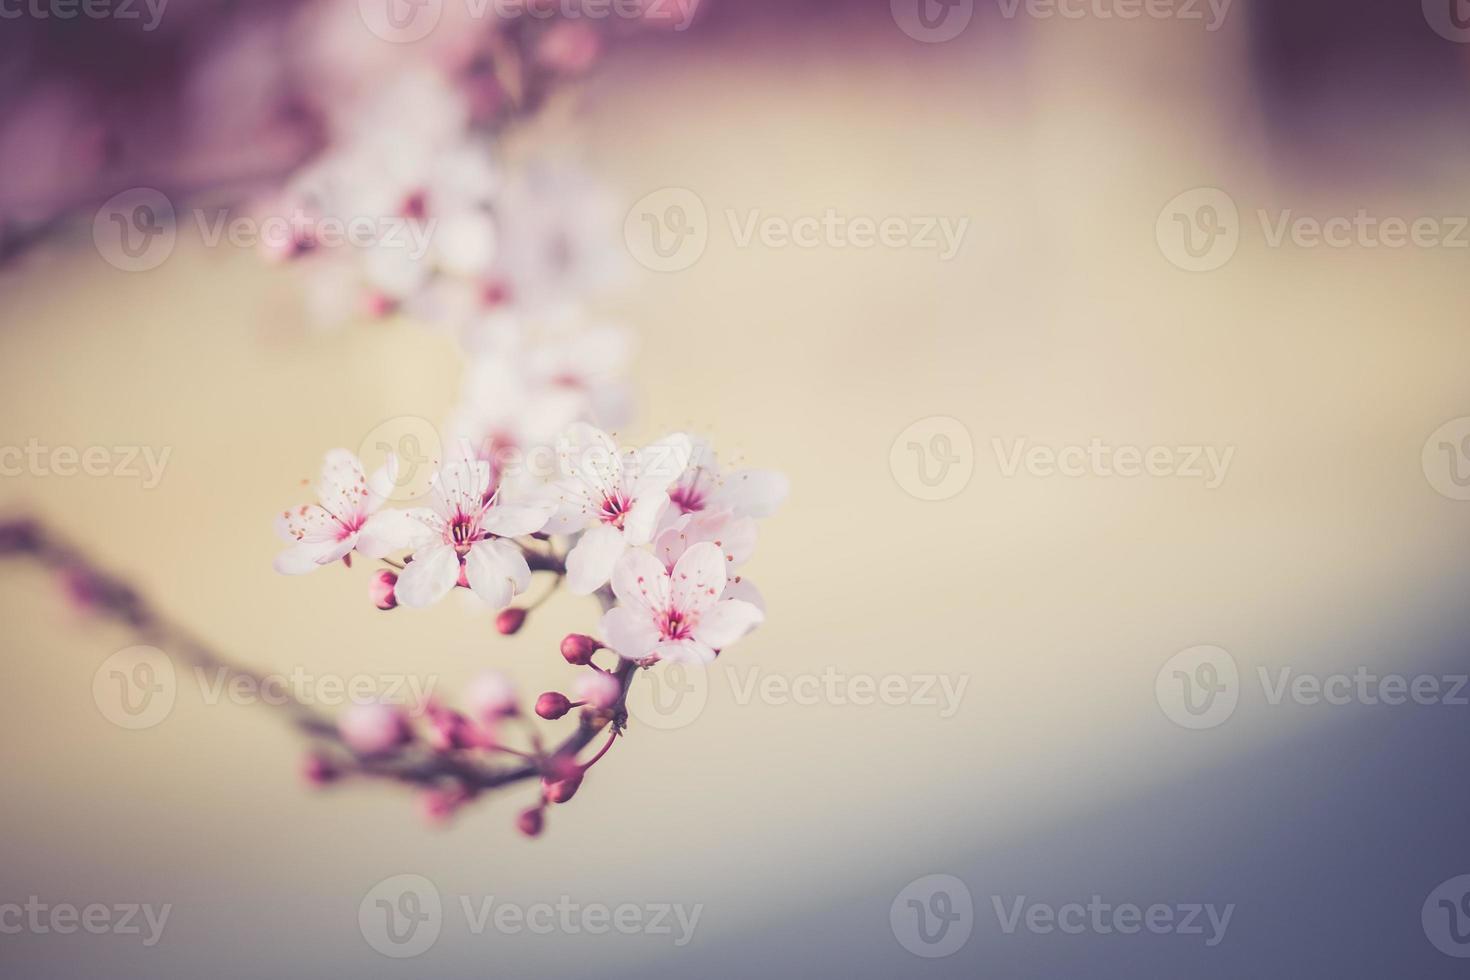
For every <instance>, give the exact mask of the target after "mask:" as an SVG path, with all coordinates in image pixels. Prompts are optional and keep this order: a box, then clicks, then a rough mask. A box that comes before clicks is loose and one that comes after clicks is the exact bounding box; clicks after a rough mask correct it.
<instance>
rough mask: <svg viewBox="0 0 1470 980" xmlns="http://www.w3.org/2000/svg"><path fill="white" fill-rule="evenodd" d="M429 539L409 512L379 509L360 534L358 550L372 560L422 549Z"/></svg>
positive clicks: (424, 529) (428, 534)
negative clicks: (410, 549)
mask: <svg viewBox="0 0 1470 980" xmlns="http://www.w3.org/2000/svg"><path fill="white" fill-rule="evenodd" d="M429 537H430V532H429V529H428V528H426V527H425V526H424V524H423V522H422V521H420V520H417V519H415V517H414V516H413V515H412V514H411V513H410V512H408V511H406V510H380V511H378V512H377V513H376V514H374V515H373V516H371V517H369V518H368V519H367V522H366V523H365V524H363V526H362V530H361V531H359V532H358V535H357V550H358V551H359V552H361V553H362V554H364V555H366V556H367V557H369V558H384V557H386V556H388V555H391V554H392V553H393V552H395V551H405V550H407V549H409V548H415V547H420V546H422V545H423V544H425V543H426V540H427V539H428V538H429Z"/></svg>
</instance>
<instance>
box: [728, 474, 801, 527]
mask: <svg viewBox="0 0 1470 980" xmlns="http://www.w3.org/2000/svg"><path fill="white" fill-rule="evenodd" d="M790 492H791V481H790V480H788V479H787V478H786V474H784V473H778V472H776V471H775V470H740V471H739V472H737V473H729V474H727V475H726V476H725V482H724V484H723V485H722V486H721V487H720V489H719V490H717V491H715V493H714V495H713V496H712V497H711V498H710V503H711V505H712V506H719V507H728V508H729V509H731V510H733V511H734V512H735V513H736V514H739V515H740V516H742V517H770V516H771V515H772V514H774V513H775V512H776V509H777V508H778V507H780V506H781V502H782V501H784V500H785V499H786V495H787V494H788V493H790Z"/></svg>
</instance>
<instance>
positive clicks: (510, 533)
mask: <svg viewBox="0 0 1470 980" xmlns="http://www.w3.org/2000/svg"><path fill="white" fill-rule="evenodd" d="M555 509H556V508H555V506H554V505H552V504H497V505H496V506H494V507H491V508H490V509H489V510H487V511H486V512H485V516H484V518H482V519H481V521H480V526H481V527H483V528H484V529H485V530H487V531H489V532H490V533H491V534H495V535H498V536H500V537H502V538H518V537H520V536H521V535H523V534H535V533H536V532H537V531H539V530H541V529H542V528H544V527H545V526H546V522H547V521H549V520H551V515H552V513H553V512H554V511H555Z"/></svg>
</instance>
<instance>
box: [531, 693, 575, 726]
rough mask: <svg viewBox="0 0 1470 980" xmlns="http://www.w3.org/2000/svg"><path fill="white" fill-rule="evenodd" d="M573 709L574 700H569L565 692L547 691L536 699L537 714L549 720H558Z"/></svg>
mask: <svg viewBox="0 0 1470 980" xmlns="http://www.w3.org/2000/svg"><path fill="white" fill-rule="evenodd" d="M571 710H572V702H571V701H569V700H567V696H566V695H565V694H558V693H556V692H555V691H547V692H546V693H545V694H543V695H541V696H540V697H539V698H537V699H536V714H538V715H540V716H541V717H542V718H545V719H546V720H547V721H556V719H558V718H560V717H562V716H563V715H565V714H566V713H567V712H568V711H571Z"/></svg>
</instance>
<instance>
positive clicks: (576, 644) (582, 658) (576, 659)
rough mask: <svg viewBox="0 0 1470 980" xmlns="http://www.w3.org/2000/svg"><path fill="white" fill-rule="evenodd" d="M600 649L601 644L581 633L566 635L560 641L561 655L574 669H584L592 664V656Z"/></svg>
mask: <svg viewBox="0 0 1470 980" xmlns="http://www.w3.org/2000/svg"><path fill="white" fill-rule="evenodd" d="M599 649H601V644H599V643H598V642H597V641H596V640H594V639H593V638H592V637H590V636H584V635H583V634H581V633H568V634H567V635H566V636H565V637H563V638H562V641H561V655H562V656H563V657H565V658H566V660H567V663H569V664H572V665H573V666H575V667H585V666H587V665H588V664H590V663H591V662H592V655H593V654H594V653H596V652H597V651H598V650H599Z"/></svg>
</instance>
